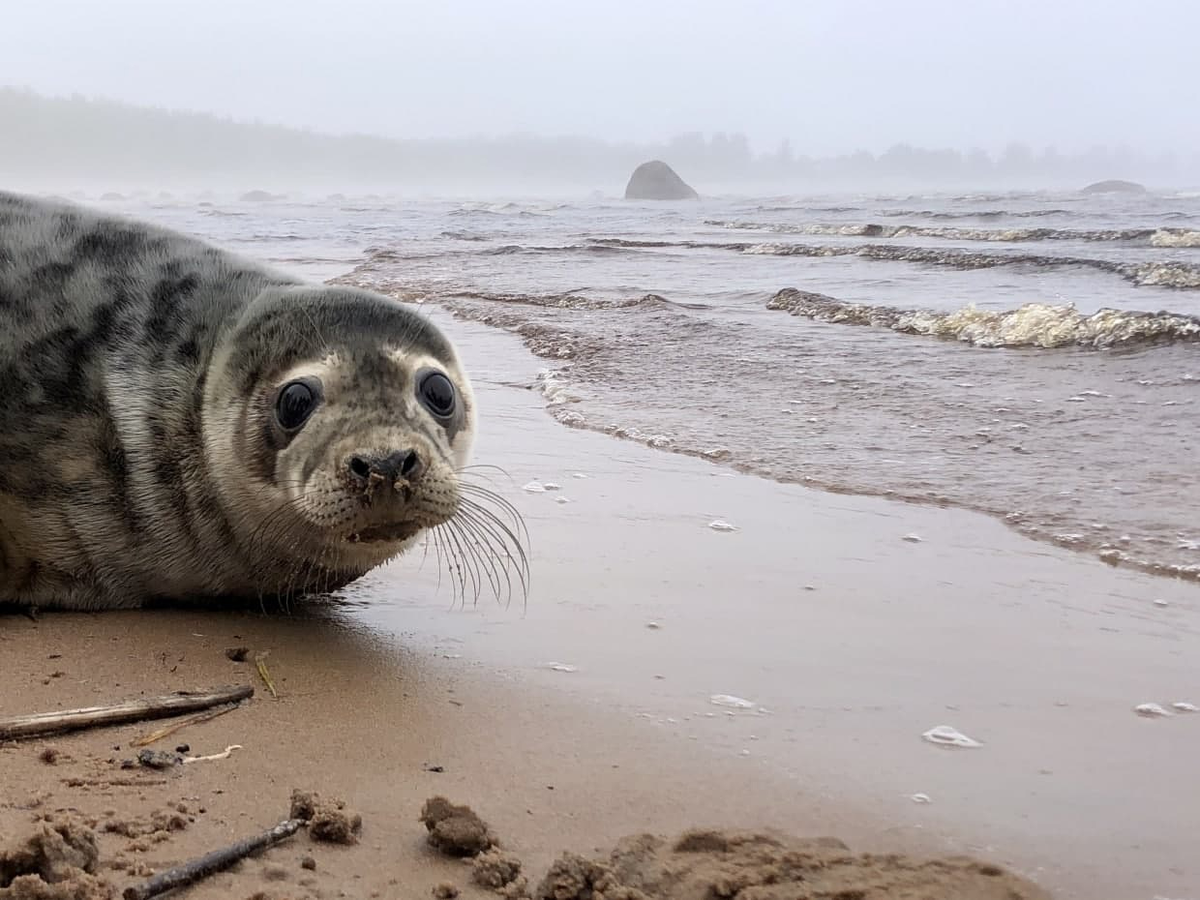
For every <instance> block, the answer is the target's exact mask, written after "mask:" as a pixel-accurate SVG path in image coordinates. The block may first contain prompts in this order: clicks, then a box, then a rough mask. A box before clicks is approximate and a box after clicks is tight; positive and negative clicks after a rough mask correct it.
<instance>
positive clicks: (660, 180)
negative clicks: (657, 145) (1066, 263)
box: [625, 159, 700, 200]
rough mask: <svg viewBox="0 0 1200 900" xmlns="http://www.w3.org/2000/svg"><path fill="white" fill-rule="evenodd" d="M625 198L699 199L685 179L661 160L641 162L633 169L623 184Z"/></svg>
mask: <svg viewBox="0 0 1200 900" xmlns="http://www.w3.org/2000/svg"><path fill="white" fill-rule="evenodd" d="M625 199H626V200H699V199H700V195H699V194H697V193H696V192H695V191H694V190H693V189H692V187H691V185H689V184H688V183H687V182H686V181H684V180H683V179H682V178H680V177H679V176H678V175H676V174H675V170H674V169H672V168H671V167H670V166H668V165H667V164H666V163H665V162H662V161H661V160H657V159H655V160H651V161H650V162H645V163H642V164H641V165H640V166H638V167H637V168H636V169H634V170H633V174H632V175H631V176H630V177H629V184H627V185H626V186H625Z"/></svg>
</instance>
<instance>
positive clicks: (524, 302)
mask: <svg viewBox="0 0 1200 900" xmlns="http://www.w3.org/2000/svg"><path fill="white" fill-rule="evenodd" d="M438 296H439V297H440V298H443V299H448V300H449V299H467V300H486V301H488V302H489V303H502V304H506V305H515V306H540V307H543V308H546V309H579V310H593V311H599V310H606V309H632V308H634V307H639V306H671V305H674V304H672V303H671V301H669V300H667V299H666V298H665V297H662V296H660V295H658V294H643V295H642V296H641V297H629V298H622V299H618V300H602V299H599V298H596V297H587V296H584V295H583V294H577V293H573V292H570V291H568V292H565V293H558V294H523V293H494V292H491V291H469V290H462V291H459V290H448V291H439V292H438Z"/></svg>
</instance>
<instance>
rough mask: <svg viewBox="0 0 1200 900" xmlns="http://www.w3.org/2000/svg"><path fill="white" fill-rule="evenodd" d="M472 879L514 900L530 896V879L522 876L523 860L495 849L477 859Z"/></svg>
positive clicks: (481, 854) (472, 870)
mask: <svg viewBox="0 0 1200 900" xmlns="http://www.w3.org/2000/svg"><path fill="white" fill-rule="evenodd" d="M471 879H472V880H473V881H474V882H475V883H476V884H478V885H479V886H480V887H485V888H491V889H492V890H494V891H496V892H497V893H498V894H500V895H501V896H504V897H509V898H512V900H521V898H524V897H528V896H529V879H527V878H526V877H525V876H524V875H522V874H521V860H520V859H518V858H517V857H516V856H514V855H513V854H512V853H505V852H504V851H503V850H500V849H497V848H495V847H493V848H492V849H491V850H487V851H485V852H483V853H480V854H479V855H478V856H477V857H475V862H474V864H473V865H472V867H471Z"/></svg>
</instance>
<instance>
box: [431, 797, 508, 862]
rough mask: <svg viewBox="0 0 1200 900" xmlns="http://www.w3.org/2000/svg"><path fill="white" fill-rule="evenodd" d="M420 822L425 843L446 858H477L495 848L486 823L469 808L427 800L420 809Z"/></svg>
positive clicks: (440, 798) (435, 798)
mask: <svg viewBox="0 0 1200 900" xmlns="http://www.w3.org/2000/svg"><path fill="white" fill-rule="evenodd" d="M421 822H423V823H424V825H425V828H426V829H427V830H428V831H429V843H430V844H432V845H433V846H434V847H436V848H437V849H438V850H440V851H441V852H443V853H446V854H448V855H450V856H478V855H479V854H480V853H482V852H483V851H485V850H490V849H491V848H492V847H494V846H495V845H496V839H495V837H494V836H493V834H492V832H491V829H490V828H488V824H487V822H485V821H483V819H481V818H479V816H478V815H477V814H476V813H475V810H473V809H471V807H469V806H458V805H457V804H454V803H451V802H450V801H449V800H447V799H446V798H445V797H440V796H439V797H430V798H429V799H428V800H426V801H425V804H424V805H423V806H422V807H421Z"/></svg>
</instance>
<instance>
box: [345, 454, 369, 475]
mask: <svg viewBox="0 0 1200 900" xmlns="http://www.w3.org/2000/svg"><path fill="white" fill-rule="evenodd" d="M350 471H351V472H353V473H354V474H355V475H357V476H358V477H359V478H366V477H367V476H368V475H370V474H371V464H370V463H368V462H367V461H366V460H365V459H363V458H362V457H361V456H352V457H350Z"/></svg>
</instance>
